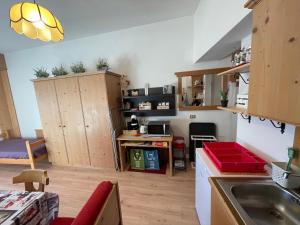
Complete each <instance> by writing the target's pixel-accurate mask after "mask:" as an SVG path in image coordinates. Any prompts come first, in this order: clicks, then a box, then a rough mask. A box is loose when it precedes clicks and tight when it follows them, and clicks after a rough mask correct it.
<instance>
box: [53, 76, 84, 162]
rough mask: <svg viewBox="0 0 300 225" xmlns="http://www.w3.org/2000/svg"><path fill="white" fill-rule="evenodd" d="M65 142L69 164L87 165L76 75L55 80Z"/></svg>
mask: <svg viewBox="0 0 300 225" xmlns="http://www.w3.org/2000/svg"><path fill="white" fill-rule="evenodd" d="M55 87H56V92H57V99H58V104H59V109H60V113H61V119H62V123H63V124H62V125H63V131H64V135H65V142H66V147H67V152H68V156H69V163H70V164H71V165H75V166H76V165H78V166H89V165H90V157H89V152H88V147H87V141H86V134H85V125H84V121H83V114H82V106H81V99H80V94H79V86H78V79H77V77H71V78H62V79H57V80H55Z"/></svg>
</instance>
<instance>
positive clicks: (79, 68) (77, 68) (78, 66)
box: [71, 62, 86, 73]
mask: <svg viewBox="0 0 300 225" xmlns="http://www.w3.org/2000/svg"><path fill="white" fill-rule="evenodd" d="M71 70H72V72H73V73H84V72H85V71H86V69H85V68H84V65H83V63H82V62H79V63H75V64H73V65H72V66H71Z"/></svg>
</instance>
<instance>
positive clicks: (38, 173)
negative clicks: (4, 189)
mask: <svg viewBox="0 0 300 225" xmlns="http://www.w3.org/2000/svg"><path fill="white" fill-rule="evenodd" d="M19 183H24V184H25V191H29V192H35V191H40V192H44V191H45V185H48V184H49V177H48V174H47V171H46V170H23V171H22V173H21V174H20V175H18V176H16V177H13V184H19ZM33 183H39V187H38V189H36V188H35V187H34V185H33Z"/></svg>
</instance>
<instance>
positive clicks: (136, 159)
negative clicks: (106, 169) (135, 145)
mask: <svg viewBox="0 0 300 225" xmlns="http://www.w3.org/2000/svg"><path fill="white" fill-rule="evenodd" d="M130 164H131V169H136V170H144V169H145V159H144V151H143V150H142V149H131V150H130Z"/></svg>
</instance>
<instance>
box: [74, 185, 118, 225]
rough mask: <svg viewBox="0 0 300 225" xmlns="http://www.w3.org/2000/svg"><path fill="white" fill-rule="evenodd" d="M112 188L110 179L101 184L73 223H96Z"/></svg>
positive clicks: (81, 224)
mask: <svg viewBox="0 0 300 225" xmlns="http://www.w3.org/2000/svg"><path fill="white" fill-rule="evenodd" d="M112 188H113V184H112V183H111V182H109V181H104V182H102V183H101V184H99V185H98V187H97V188H96V190H95V191H94V193H93V194H92V195H91V197H90V198H89V200H88V201H87V202H86V204H85V205H84V206H83V208H82V209H81V211H80V212H79V214H78V215H77V217H76V218H75V220H74V221H73V223H72V225H83V224H94V223H95V221H96V219H97V217H98V215H99V212H100V211H101V209H102V207H103V205H104V203H105V201H106V199H107V197H108V195H109V193H110V192H111V190H112Z"/></svg>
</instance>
